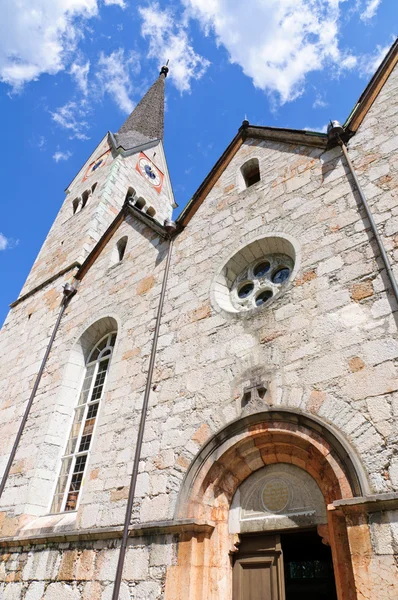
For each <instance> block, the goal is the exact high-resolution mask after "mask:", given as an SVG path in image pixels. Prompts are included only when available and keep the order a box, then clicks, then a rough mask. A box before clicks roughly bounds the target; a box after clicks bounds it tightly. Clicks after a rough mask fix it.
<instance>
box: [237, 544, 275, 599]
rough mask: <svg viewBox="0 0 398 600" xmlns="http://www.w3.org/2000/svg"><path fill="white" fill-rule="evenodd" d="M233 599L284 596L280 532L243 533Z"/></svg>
mask: <svg viewBox="0 0 398 600" xmlns="http://www.w3.org/2000/svg"><path fill="white" fill-rule="evenodd" d="M233 600H285V591H284V577H283V557H282V548H281V544H280V539H279V536H278V535H271V536H264V535H261V536H248V537H246V536H245V537H243V536H242V542H241V545H240V547H239V552H238V554H237V556H236V559H235V563H234V569H233Z"/></svg>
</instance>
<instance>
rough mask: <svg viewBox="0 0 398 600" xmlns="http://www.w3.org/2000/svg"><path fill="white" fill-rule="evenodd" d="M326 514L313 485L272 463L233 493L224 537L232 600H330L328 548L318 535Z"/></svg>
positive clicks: (306, 476) (301, 474)
mask: <svg viewBox="0 0 398 600" xmlns="http://www.w3.org/2000/svg"><path fill="white" fill-rule="evenodd" d="M327 525H328V523H327V509H326V506H325V502H324V498H323V495H322V492H321V490H320V489H319V487H318V485H317V484H316V482H315V480H314V479H313V478H312V477H311V475H309V474H308V473H307V471H305V470H304V469H301V468H299V467H297V466H295V465H292V464H287V463H274V464H271V465H268V466H265V467H263V468H262V469H259V470H257V471H256V472H254V473H252V475H250V476H249V477H248V478H247V479H245V481H244V482H243V483H242V484H241V485H240V486H239V487H238V489H237V490H236V492H235V495H234V498H233V500H232V504H231V508H230V511H229V532H230V533H237V534H239V543H238V544H236V545H237V552H236V553H235V554H234V555H233V557H232V568H233V594H232V596H233V600H257V599H258V600H336V598H337V597H336V586H335V581H334V569H333V562H332V554H331V549H330V546H329V545H327V544H325V543H323V542H322V537H320V535H319V533H318V527H319V530H320V533H321V535H322V533H323V532H324V531H325V530H326V528H327Z"/></svg>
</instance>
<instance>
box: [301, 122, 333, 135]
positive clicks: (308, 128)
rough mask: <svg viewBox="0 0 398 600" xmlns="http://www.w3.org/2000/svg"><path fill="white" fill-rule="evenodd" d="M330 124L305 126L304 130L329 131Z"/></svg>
mask: <svg viewBox="0 0 398 600" xmlns="http://www.w3.org/2000/svg"><path fill="white" fill-rule="evenodd" d="M327 130H328V126H327V124H326V125H322V127H304V131H316V132H317V133H327Z"/></svg>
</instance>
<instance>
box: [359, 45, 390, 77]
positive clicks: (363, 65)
mask: <svg viewBox="0 0 398 600" xmlns="http://www.w3.org/2000/svg"><path fill="white" fill-rule="evenodd" d="M389 49H390V45H388V46H376V50H375V51H374V52H373V53H372V54H366V55H365V56H363V57H362V58H361V61H360V63H359V70H360V74H361V76H362V77H369V76H372V75H374V74H375V72H376V71H377V69H378V67H379V65H380V63H381V61H382V60H383V58H384V57H385V55H386V54H387V52H388V51H389Z"/></svg>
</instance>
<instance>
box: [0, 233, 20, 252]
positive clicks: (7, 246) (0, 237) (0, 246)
mask: <svg viewBox="0 0 398 600" xmlns="http://www.w3.org/2000/svg"><path fill="white" fill-rule="evenodd" d="M18 244H19V240H14V239H13V238H8V237H6V236H5V235H4V234H3V233H0V251H1V250H12V248H15V246H18Z"/></svg>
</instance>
